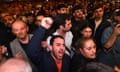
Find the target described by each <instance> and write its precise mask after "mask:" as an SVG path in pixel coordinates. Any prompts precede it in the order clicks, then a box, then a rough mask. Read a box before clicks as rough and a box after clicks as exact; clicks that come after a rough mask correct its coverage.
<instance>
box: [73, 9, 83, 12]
mask: <svg viewBox="0 0 120 72" xmlns="http://www.w3.org/2000/svg"><path fill="white" fill-rule="evenodd" d="M75 12H83V11H82V9H77V10H75Z"/></svg>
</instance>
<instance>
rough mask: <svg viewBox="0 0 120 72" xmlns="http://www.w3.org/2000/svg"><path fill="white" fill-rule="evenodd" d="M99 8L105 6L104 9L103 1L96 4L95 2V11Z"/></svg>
mask: <svg viewBox="0 0 120 72" xmlns="http://www.w3.org/2000/svg"><path fill="white" fill-rule="evenodd" d="M99 8H103V9H104V6H103V4H101V3H96V4H94V11H95V10H96V9H99Z"/></svg>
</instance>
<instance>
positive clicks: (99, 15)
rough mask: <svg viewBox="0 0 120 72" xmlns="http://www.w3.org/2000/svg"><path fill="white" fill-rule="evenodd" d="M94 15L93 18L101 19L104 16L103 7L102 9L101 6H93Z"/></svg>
mask: <svg viewBox="0 0 120 72" xmlns="http://www.w3.org/2000/svg"><path fill="white" fill-rule="evenodd" d="M94 15H95V18H99V19H101V18H103V15H104V7H103V4H99V3H98V4H95V6H94Z"/></svg>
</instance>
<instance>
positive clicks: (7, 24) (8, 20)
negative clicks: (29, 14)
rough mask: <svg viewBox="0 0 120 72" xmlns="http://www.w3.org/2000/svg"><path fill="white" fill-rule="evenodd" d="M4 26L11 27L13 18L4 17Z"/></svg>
mask: <svg viewBox="0 0 120 72" xmlns="http://www.w3.org/2000/svg"><path fill="white" fill-rule="evenodd" d="M3 19H4V24H5V26H7V27H11V26H12V23H13V22H14V18H13V17H12V16H5V17H4V18H3Z"/></svg>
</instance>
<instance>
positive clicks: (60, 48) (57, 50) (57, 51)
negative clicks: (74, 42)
mask: <svg viewBox="0 0 120 72" xmlns="http://www.w3.org/2000/svg"><path fill="white" fill-rule="evenodd" d="M50 49H51V54H52V57H53V58H54V59H55V60H59V61H60V60H62V58H63V55H64V54H65V42H64V40H63V39H61V38H55V39H54V42H53V45H51V46H50Z"/></svg>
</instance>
